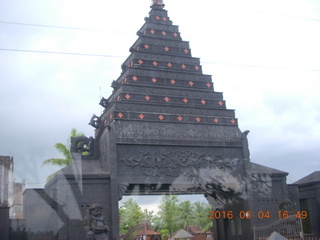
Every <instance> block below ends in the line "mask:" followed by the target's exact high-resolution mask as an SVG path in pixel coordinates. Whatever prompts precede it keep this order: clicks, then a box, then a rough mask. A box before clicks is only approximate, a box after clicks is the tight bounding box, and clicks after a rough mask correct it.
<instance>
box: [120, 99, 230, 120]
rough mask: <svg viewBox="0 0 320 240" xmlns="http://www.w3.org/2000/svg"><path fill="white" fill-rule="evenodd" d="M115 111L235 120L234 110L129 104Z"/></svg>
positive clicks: (123, 104)
mask: <svg viewBox="0 0 320 240" xmlns="http://www.w3.org/2000/svg"><path fill="white" fill-rule="evenodd" d="M115 110H118V111H133V112H136V111H140V112H154V113H175V114H186V115H203V116H208V117H209V116H217V117H231V118H234V117H235V114H234V111H233V110H225V109H224V110H216V109H201V108H191V107H174V106H170V107H168V106H160V105H158V106H155V105H150V104H139V105H136V104H128V103H120V102H119V103H117V104H116V105H115Z"/></svg>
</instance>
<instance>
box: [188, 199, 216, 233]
mask: <svg viewBox="0 0 320 240" xmlns="http://www.w3.org/2000/svg"><path fill="white" fill-rule="evenodd" d="M211 210H212V207H211V205H210V204H208V203H204V202H195V203H193V204H192V211H193V213H192V215H193V217H194V225H197V226H199V227H200V228H201V229H202V230H203V231H206V230H208V229H209V228H210V227H212V220H211V219H209V216H210V211H211Z"/></svg>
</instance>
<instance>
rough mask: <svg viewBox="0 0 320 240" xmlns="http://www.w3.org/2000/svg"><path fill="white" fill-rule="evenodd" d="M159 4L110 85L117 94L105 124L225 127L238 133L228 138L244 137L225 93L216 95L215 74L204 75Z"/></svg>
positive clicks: (111, 99) (108, 104) (107, 103)
mask: <svg viewBox="0 0 320 240" xmlns="http://www.w3.org/2000/svg"><path fill="white" fill-rule="evenodd" d="M155 2H160V3H155V4H154V5H153V6H152V7H151V11H150V12H149V17H147V18H145V23H144V25H143V26H142V27H141V28H140V29H139V31H138V32H137V35H138V39H137V40H136V42H135V43H134V44H133V45H132V47H131V48H130V52H131V54H130V56H129V57H128V58H127V59H126V60H125V61H124V63H123V64H122V66H121V67H122V73H121V75H120V77H119V78H118V79H117V80H116V81H114V82H113V84H112V87H113V88H114V91H113V94H112V95H111V96H110V97H109V99H107V100H106V99H105V100H104V102H103V105H104V107H106V109H105V112H104V114H103V116H101V119H100V120H101V122H102V123H103V124H104V125H105V126H106V125H108V124H110V123H111V122H112V121H114V120H121V121H140V122H159V123H160V122H161V123H184V124H198V125H212V126H223V127H227V128H228V127H229V130H230V129H234V130H233V133H231V135H232V136H231V135H230V134H229V135H228V136H229V138H230V139H231V138H233V136H234V135H237V137H236V138H240V136H238V135H239V130H237V129H238V121H237V119H236V118H235V114H234V110H228V109H226V103H225V101H224V99H223V95H222V93H221V92H216V91H214V87H213V82H212V78H211V75H206V74H203V73H202V66H201V63H200V59H199V58H196V57H193V56H192V54H191V49H190V46H189V42H187V41H183V40H182V37H181V33H180V32H179V27H178V26H177V25H174V24H173V22H172V21H171V19H170V18H169V17H168V12H167V11H166V10H165V9H164V8H163V7H164V5H163V4H162V1H155ZM233 127H234V128H233ZM204 131H206V130H204ZM214 131H216V130H214Z"/></svg>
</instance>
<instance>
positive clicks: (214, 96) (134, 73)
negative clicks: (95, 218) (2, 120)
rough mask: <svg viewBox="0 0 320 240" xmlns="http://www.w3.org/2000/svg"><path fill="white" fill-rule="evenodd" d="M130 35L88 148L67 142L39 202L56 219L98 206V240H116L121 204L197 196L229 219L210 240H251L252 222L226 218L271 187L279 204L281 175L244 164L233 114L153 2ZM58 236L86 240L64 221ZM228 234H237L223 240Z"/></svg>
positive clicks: (251, 207) (76, 225)
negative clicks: (49, 206)
mask: <svg viewBox="0 0 320 240" xmlns="http://www.w3.org/2000/svg"><path fill="white" fill-rule="evenodd" d="M137 35H138V39H137V40H136V42H135V43H134V44H133V45H132V47H131V48H130V52H131V54H130V56H129V57H128V58H127V59H126V60H125V61H124V63H123V64H122V66H121V68H122V72H121V75H120V77H119V78H118V79H117V80H115V81H113V83H112V88H113V89H114V90H113V93H112V95H111V96H109V98H107V99H106V98H102V99H101V102H100V104H101V105H102V106H103V107H104V108H105V109H104V112H103V114H102V115H101V116H99V117H98V116H96V115H94V116H93V117H92V118H91V121H90V124H91V125H92V126H93V127H94V128H95V138H92V137H91V138H86V137H80V138H75V139H72V146H71V151H72V152H73V153H74V158H75V161H74V162H73V163H72V164H71V165H70V166H68V167H66V168H65V169H64V170H63V171H61V173H60V174H58V176H56V177H55V178H54V179H53V180H52V181H51V182H49V183H48V184H47V186H46V190H47V191H48V192H49V195H50V194H51V196H59V199H61V198H65V202H67V204H66V205H64V206H57V212H59V211H60V212H68V211H69V212H70V213H72V211H73V210H71V209H73V208H74V207H75V206H78V207H79V206H80V207H79V208H80V212H81V214H82V216H83V217H84V216H85V215H86V211H87V210H88V209H90V206H91V205H90V204H93V203H98V204H100V205H101V206H103V210H102V214H103V215H104V216H105V217H106V220H107V224H108V225H109V230H108V238H109V239H117V238H118V236H119V213H118V208H119V204H118V201H119V199H121V198H122V196H123V195H128V194H190V193H197V194H204V195H205V197H206V198H207V199H208V201H209V202H210V203H211V204H212V205H213V207H215V208H216V207H217V205H216V204H217V202H220V203H221V202H223V203H224V205H223V209H226V210H228V209H229V210H232V211H233V212H234V213H235V215H234V219H230V218H229V219H227V218H225V219H220V220H216V221H215V239H251V238H252V229H251V227H252V224H253V225H254V224H255V221H253V219H248V218H247V219H244V220H243V221H241V222H240V223H239V221H238V219H236V213H237V214H238V213H239V212H240V211H251V213H252V214H256V212H257V211H259V209H258V208H257V205H256V204H255V200H254V198H257V197H259V196H260V197H266V196H267V197H268V196H271V195H272V191H273V187H274V186H278V187H277V192H278V193H279V192H281V194H280V195H279V194H278V197H279V198H286V194H287V193H286V192H285V190H284V189H282V190H281V189H280V188H281V187H282V185H281V184H280V185H279V184H278V185H273V184H271V183H273V182H276V181H278V182H282V181H283V180H284V181H285V177H286V175H287V174H286V173H284V172H281V171H278V170H275V169H271V168H267V167H264V166H260V165H258V164H254V163H251V162H250V159H249V158H250V157H249V149H248V141H247V134H248V131H245V132H241V131H240V129H239V127H238V120H237V118H236V117H235V112H234V110H230V109H227V107H226V102H225V100H224V99H223V95H222V93H221V92H216V91H214V87H213V82H212V78H211V76H210V75H205V74H203V73H202V67H201V64H200V59H199V58H195V57H192V55H191V49H190V46H189V42H186V41H183V40H182V38H181V34H180V32H179V28H178V26H176V25H173V23H172V21H171V20H170V18H169V17H168V14H167V11H166V10H165V9H164V4H163V2H162V1H153V4H152V6H151V11H150V12H149V17H147V18H145V24H144V25H143V26H142V27H141V28H140V30H139V31H138V33H137ZM79 152H80V153H81V152H82V153H83V154H82V156H81V154H80V153H79ZM65 185H68V186H69V188H70V189H71V190H67V189H64V186H65ZM68 194H72V195H73V198H71V197H70V196H69V195H68ZM70 199H71V200H70ZM264 206H267V205H264ZM268 206H273V207H274V206H276V204H274V203H272V204H271V203H270V205H268ZM266 210H267V209H266ZM62 215H63V214H62ZM61 218H64V215H63V216H62V217H61V216H60V219H61ZM233 220H234V221H236V222H238V223H237V224H238V225H237V227H234V226H233V225H232V224H233V222H231V221H233ZM64 226H67V227H64V228H63V229H62V230H61V231H60V232H59V238H58V239H77V240H79V239H85V238H86V237H85V232H84V230H81V231H80V230H79V229H80V228H82V229H83V226H82V223H80V222H79V221H78V222H74V221H71V220H69V219H67V218H66V220H65V221H64ZM232 226H233V228H235V229H239V230H237V232H238V233H239V234H237V235H232V234H231V230H232Z"/></svg>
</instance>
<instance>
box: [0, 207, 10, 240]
mask: <svg viewBox="0 0 320 240" xmlns="http://www.w3.org/2000/svg"><path fill="white" fill-rule="evenodd" d="M9 209H10V208H9V207H1V206H0V239H1V240H9V229H10V222H9Z"/></svg>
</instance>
